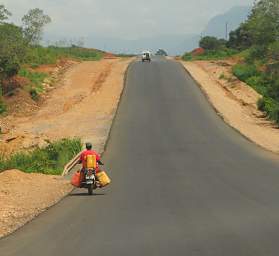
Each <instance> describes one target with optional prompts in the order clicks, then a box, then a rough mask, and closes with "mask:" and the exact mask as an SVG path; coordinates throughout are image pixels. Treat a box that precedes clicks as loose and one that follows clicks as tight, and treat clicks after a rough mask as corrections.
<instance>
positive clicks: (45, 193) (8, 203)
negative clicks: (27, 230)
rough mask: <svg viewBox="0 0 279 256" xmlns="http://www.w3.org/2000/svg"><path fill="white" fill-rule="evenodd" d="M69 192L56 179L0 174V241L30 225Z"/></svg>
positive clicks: (16, 172)
mask: <svg viewBox="0 0 279 256" xmlns="http://www.w3.org/2000/svg"><path fill="white" fill-rule="evenodd" d="M71 190H72V186H71V185H70V184H69V182H67V181H66V180H64V179H63V178H62V177H59V176H46V175H43V174H26V173H23V172H21V171H18V170H10V171H5V172H3V173H0V216H1V218H0V237H2V236H3V235H5V234H8V233H10V232H11V231H12V230H15V229H17V228H19V227H20V226H22V225H23V224H24V223H26V222H28V221H30V220H31V219H32V218H34V217H35V216H37V215H38V214H39V213H41V212H42V211H44V210H46V209H47V208H48V207H49V206H51V205H53V204H55V203H57V202H58V201H59V200H60V199H61V198H62V197H63V196H65V195H66V194H67V193H69V192H70V191H71Z"/></svg>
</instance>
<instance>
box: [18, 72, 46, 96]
mask: <svg viewBox="0 0 279 256" xmlns="http://www.w3.org/2000/svg"><path fill="white" fill-rule="evenodd" d="M18 74H19V75H20V76H21V77H25V78H27V79H28V80H29V81H30V83H29V84H27V85H26V88H25V89H26V90H28V92H29V93H30V95H31V97H32V99H33V100H37V99H38V98H39V95H40V94H41V93H43V92H44V87H43V85H42V84H43V82H44V80H45V79H46V78H47V77H48V75H47V74H46V73H39V72H32V71H29V70H27V69H24V68H22V69H21V70H20V71H19V73H18Z"/></svg>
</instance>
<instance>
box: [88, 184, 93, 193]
mask: <svg viewBox="0 0 279 256" xmlns="http://www.w3.org/2000/svg"><path fill="white" fill-rule="evenodd" d="M88 195H90V196H91V195H93V184H90V185H88Z"/></svg>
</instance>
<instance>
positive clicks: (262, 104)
mask: <svg viewBox="0 0 279 256" xmlns="http://www.w3.org/2000/svg"><path fill="white" fill-rule="evenodd" d="M257 104H258V108H259V110H261V111H264V112H265V113H266V115H267V116H268V118H269V119H271V120H274V121H275V122H276V123H277V124H279V102H277V101H275V100H274V99H272V98H270V97H263V98H262V99H259V100H258V103H257Z"/></svg>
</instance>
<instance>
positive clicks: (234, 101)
mask: <svg viewBox="0 0 279 256" xmlns="http://www.w3.org/2000/svg"><path fill="white" fill-rule="evenodd" d="M181 63H182V64H183V66H184V67H185V68H186V70H187V71H188V72H189V73H190V74H191V76H192V77H193V78H194V79H195V80H196V81H197V82H198V84H199V85H200V87H201V89H202V90H203V91H204V93H205V94H206V95H207V97H208V99H209V101H210V102H211V104H212V105H213V106H214V108H215V109H216V111H217V112H218V114H219V115H220V116H221V117H222V118H223V119H224V120H225V122H227V123H228V124H229V125H231V126H232V127H233V128H235V129H237V130H238V131H240V132H241V133H242V134H243V135H244V136H245V137H247V138H248V139H250V140H251V141H253V142H254V143H256V144H257V145H259V146H261V147H263V148H265V149H267V150H269V151H272V152H275V153H279V130H278V129H277V128H276V126H275V125H274V124H273V123H272V122H270V121H269V120H267V119H266V118H265V117H264V115H263V113H262V112H260V111H259V110H258V109H257V101H258V99H259V98H260V97H261V95H259V94H258V93H257V92H256V91H255V90H253V89H252V88H251V87H250V86H248V85H246V84H245V83H243V82H241V81H239V80H238V79H237V78H236V77H235V76H233V75H232V72H231V68H232V65H233V64H234V63H233V62H232V61H229V60H228V61H195V62H183V61H182V62H181Z"/></svg>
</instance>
